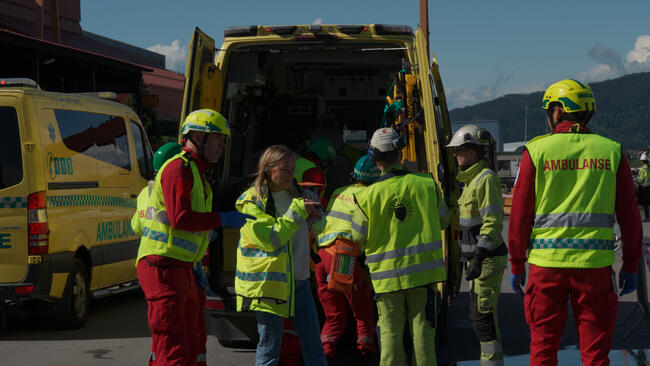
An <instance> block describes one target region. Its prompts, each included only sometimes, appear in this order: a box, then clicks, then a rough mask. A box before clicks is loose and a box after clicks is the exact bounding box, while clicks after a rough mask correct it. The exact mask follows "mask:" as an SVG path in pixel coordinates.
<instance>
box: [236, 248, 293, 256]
mask: <svg viewBox="0 0 650 366" xmlns="http://www.w3.org/2000/svg"><path fill="white" fill-rule="evenodd" d="M239 250H240V251H241V254H242V255H243V256H244V257H254V258H262V257H276V256H278V255H279V254H280V253H286V252H287V247H286V245H285V246H283V247H282V248H280V249H278V250H274V251H272V252H267V251H265V250H262V249H257V248H242V247H239Z"/></svg>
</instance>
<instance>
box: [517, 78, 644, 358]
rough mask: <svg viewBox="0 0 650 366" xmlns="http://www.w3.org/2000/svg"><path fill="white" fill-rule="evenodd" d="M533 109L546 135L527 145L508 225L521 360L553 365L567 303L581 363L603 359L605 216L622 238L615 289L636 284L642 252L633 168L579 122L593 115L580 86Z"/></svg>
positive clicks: (608, 315) (610, 283)
mask: <svg viewBox="0 0 650 366" xmlns="http://www.w3.org/2000/svg"><path fill="white" fill-rule="evenodd" d="M542 108H543V109H544V110H546V112H547V116H548V118H547V123H548V126H549V127H550V128H551V131H552V132H551V133H550V134H548V135H545V136H540V137H537V138H535V139H533V140H531V141H530V142H528V143H527V144H526V150H524V153H523V155H522V157H521V163H520V166H519V178H518V179H517V183H516V185H515V189H514V196H513V199H512V208H511V212H510V226H509V229H508V250H509V252H510V262H511V271H512V274H511V275H510V285H511V286H512V289H513V291H514V292H515V293H518V294H520V295H522V296H523V297H524V311H525V316H526V321H527V323H528V325H529V327H530V365H557V363H558V359H557V351H558V349H559V346H560V340H561V338H562V332H563V331H564V328H565V323H566V319H567V316H568V308H567V304H568V303H569V302H570V303H571V308H572V310H573V317H574V321H575V324H576V328H577V330H578V335H579V345H580V347H579V348H580V355H581V357H582V362H583V364H585V365H609V357H608V354H609V351H610V349H611V346H612V338H613V335H614V328H615V325H616V312H617V303H618V296H617V294H616V292H617V290H616V285H615V272H614V270H613V268H612V265H613V264H614V257H615V256H614V228H613V226H614V222H618V224H619V226H620V230H621V237H622V240H623V243H624V244H625V245H623V249H622V252H623V266H622V268H621V270H620V272H619V286H620V287H621V292H620V295H624V294H627V293H631V292H633V291H635V290H636V281H637V268H638V264H639V261H640V259H641V257H642V246H643V229H642V227H641V217H640V215H639V209H638V207H637V203H636V198H635V196H634V183H633V180H632V174H631V172H630V167H629V165H628V163H627V161H626V159H625V154H624V153H623V151H622V150H621V145H620V144H619V143H618V142H616V141H613V140H610V139H608V138H605V137H602V136H599V135H597V134H595V133H593V132H592V131H590V130H589V129H588V128H587V122H588V121H589V119H590V118H591V117H592V116H593V114H594V112H595V111H596V100H595V98H594V94H593V92H592V90H591V88H590V87H589V85H587V84H585V83H582V82H580V81H577V80H573V79H566V80H562V81H559V82H557V83H554V84H552V85H550V86H549V87H548V89H547V90H546V92H545V93H544V97H543V99H542ZM526 261H528V263H529V267H528V268H529V269H528V270H529V276H528V287H527V288H526V291H525V294H524V291H523V289H522V288H521V286H523V285H524V283H525V282H526V266H525V262H526Z"/></svg>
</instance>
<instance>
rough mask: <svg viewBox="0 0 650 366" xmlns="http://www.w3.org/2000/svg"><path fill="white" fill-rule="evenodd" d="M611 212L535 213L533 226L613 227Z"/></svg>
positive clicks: (613, 220) (613, 219)
mask: <svg viewBox="0 0 650 366" xmlns="http://www.w3.org/2000/svg"><path fill="white" fill-rule="evenodd" d="M614 222H615V218H614V215H612V214H603V213H556V214H546V215H535V224H534V227H535V228H538V229H540V228H548V227H602V228H612V227H614Z"/></svg>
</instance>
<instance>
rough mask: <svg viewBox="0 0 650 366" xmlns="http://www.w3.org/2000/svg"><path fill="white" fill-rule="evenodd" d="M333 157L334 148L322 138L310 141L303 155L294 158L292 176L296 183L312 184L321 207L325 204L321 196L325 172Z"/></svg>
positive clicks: (325, 183) (334, 154)
mask: <svg viewBox="0 0 650 366" xmlns="http://www.w3.org/2000/svg"><path fill="white" fill-rule="evenodd" d="M335 159H336V149H334V146H332V143H331V142H330V141H329V140H327V139H323V138H320V139H316V140H314V141H312V142H311V143H310V144H309V147H308V148H307V150H306V152H305V155H304V156H301V157H299V158H298V159H296V172H295V173H294V178H295V179H296V181H297V182H298V183H307V184H311V185H314V186H315V187H316V188H317V189H316V191H317V193H318V197H320V198H321V203H322V204H323V207H326V206H327V200H326V199H325V198H324V197H323V193H324V192H325V187H326V185H327V182H326V181H325V172H326V171H327V169H328V168H329V167H330V166H332V164H333V163H334V160H335Z"/></svg>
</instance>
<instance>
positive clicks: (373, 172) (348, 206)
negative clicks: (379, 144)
mask: <svg viewBox="0 0 650 366" xmlns="http://www.w3.org/2000/svg"><path fill="white" fill-rule="evenodd" d="M380 175H381V171H380V170H379V168H377V165H376V164H375V163H374V162H373V161H371V160H370V158H368V156H367V155H364V156H362V157H361V159H359V161H357V163H356V165H355V166H354V171H353V172H352V179H353V180H354V182H355V183H353V184H351V185H348V186H345V187H341V188H339V189H337V190H335V191H334V193H332V198H331V199H330V200H329V206H328V207H327V215H326V216H325V220H323V221H324V223H325V228H324V230H323V231H321V232H320V233H319V235H318V246H319V247H320V250H319V251H318V255H319V256H320V259H321V260H320V262H319V263H318V264H316V271H315V274H316V284H317V285H318V300H319V301H320V303H321V305H322V306H323V311H324V312H325V324H323V329H322V330H321V341H322V342H323V348H324V349H325V356H327V358H329V359H333V358H334V356H335V355H336V347H337V345H338V342H339V341H340V340H341V337H342V336H343V333H344V332H345V328H346V327H347V325H348V313H349V312H350V311H351V312H352V315H353V316H354V319H355V323H356V326H357V327H356V329H357V332H356V334H357V349H358V350H359V352H361V354H362V356H363V357H364V358H365V359H367V360H368V361H370V360H371V359H373V358H376V353H377V350H376V348H375V327H376V324H375V305H374V303H373V301H372V294H371V292H372V286H371V284H370V281H369V280H368V276H367V275H366V273H365V270H364V269H363V267H362V266H361V264H360V263H359V262H358V259H357V258H356V255H355V254H358V245H357V244H356V243H354V242H353V241H352V215H353V214H354V208H355V206H356V205H355V204H354V194H355V193H357V192H360V191H362V190H364V189H365V187H367V186H369V185H370V184H372V183H373V182H374V181H376V180H377V179H379V176H380ZM338 266H340V267H344V268H343V272H348V271H350V270H351V272H352V273H351V274H349V273H345V276H347V277H346V280H347V281H344V282H345V284H346V285H347V286H346V288H345V289H340V288H337V287H336V286H335V285H334V284H333V282H336V277H335V276H336V275H337V274H336V273H334V274H333V273H332V271H333V270H334V272H337V271H336V269H335V268H333V267H338ZM348 307H349V310H348Z"/></svg>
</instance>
